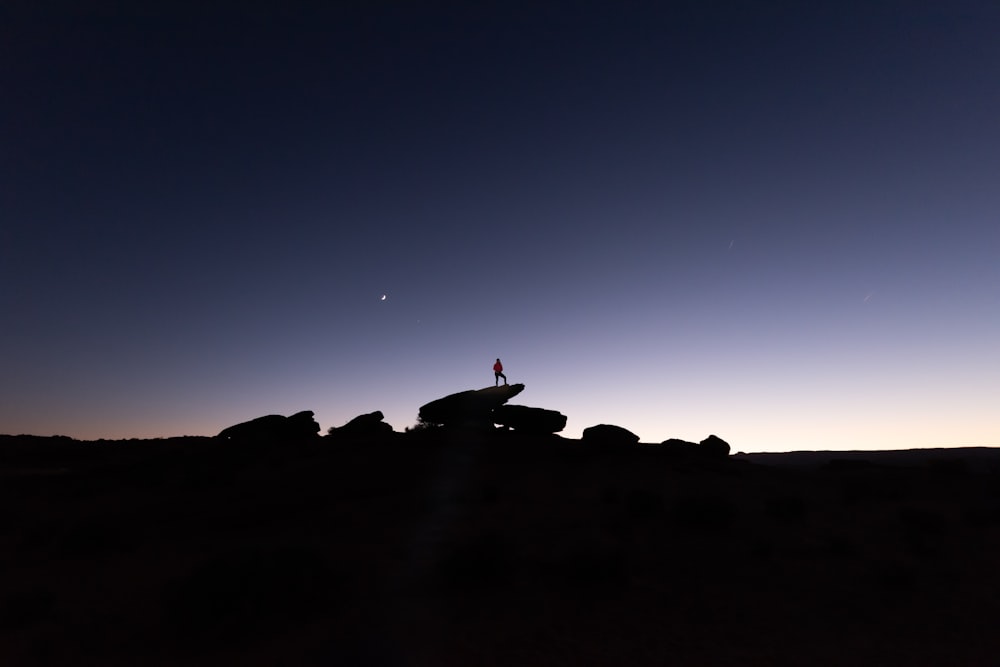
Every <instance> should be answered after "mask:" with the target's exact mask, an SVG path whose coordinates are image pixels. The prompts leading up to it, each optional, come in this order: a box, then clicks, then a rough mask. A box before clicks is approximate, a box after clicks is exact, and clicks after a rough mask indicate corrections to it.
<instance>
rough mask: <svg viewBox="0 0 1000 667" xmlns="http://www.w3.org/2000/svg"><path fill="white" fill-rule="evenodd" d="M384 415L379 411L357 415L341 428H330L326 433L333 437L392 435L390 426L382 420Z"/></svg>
mask: <svg viewBox="0 0 1000 667" xmlns="http://www.w3.org/2000/svg"><path fill="white" fill-rule="evenodd" d="M384 419H385V415H383V414H382V411H381V410H376V411H375V412H369V413H367V414H363V415H358V416H357V417H355V418H354V419H352V420H351V421H349V422H347V423H346V424H344V425H343V426H341V427H339V428H338V427H331V428H330V430H329V431H327V433H328V434H329V435H333V436H338V437H339V436H370V435H384V434H386V433H392V426H390V425H389V424H386V423H385V422H384V421H383V420H384Z"/></svg>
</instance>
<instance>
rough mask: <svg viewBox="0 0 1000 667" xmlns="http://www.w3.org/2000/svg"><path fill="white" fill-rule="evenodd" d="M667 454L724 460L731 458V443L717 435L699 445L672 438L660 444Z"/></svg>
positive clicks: (709, 437)
mask: <svg viewBox="0 0 1000 667" xmlns="http://www.w3.org/2000/svg"><path fill="white" fill-rule="evenodd" d="M660 447H662V448H663V451H664V452H665V453H667V454H670V455H673V456H678V457H684V458H700V459H724V458H726V457H727V456H729V443H728V442H726V441H725V440H723V439H722V438H720V437H719V436H717V435H710V436H708V437H707V438H705V439H704V440H702V441H701V442H699V443H694V442H688V441H686V440H678V439H677V438H670V439H669V440H664V441H663V442H661V443H660Z"/></svg>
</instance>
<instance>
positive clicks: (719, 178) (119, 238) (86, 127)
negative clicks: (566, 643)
mask: <svg viewBox="0 0 1000 667" xmlns="http://www.w3.org/2000/svg"><path fill="white" fill-rule="evenodd" d="M81 4H89V5H91V8H89V9H55V8H52V7H49V8H48V9H45V10H40V9H37V8H35V6H34V3H13V4H10V5H9V6H7V5H6V3H5V7H4V8H0V91H2V92H0V278H2V283H0V284H2V291H0V306H2V312H3V326H2V327H0V350H2V380H0V433H15V434H16V433H32V434H38V435H53V434H63V435H69V436H72V437H76V438H82V439H95V438H102V437H104V438H131V437H138V438H147V437H164V436H172V435H185V434H187V435H213V434H215V433H217V432H218V431H219V430H221V429H222V428H224V427H226V426H229V425H231V424H233V423H236V422H240V421H245V420H247V419H251V418H254V417H257V416H260V415H263V414H272V413H279V414H290V413H293V412H297V411H299V410H306V409H308V410H313V411H315V412H316V415H317V419H318V421H319V422H320V424H321V425H322V427H323V430H324V431H325V430H326V429H327V428H328V427H330V426H338V425H341V424H343V423H345V422H346V421H347V420H349V419H350V418H352V417H354V416H356V415H358V414H360V413H363V412H370V411H373V410H382V411H383V412H384V413H385V416H386V420H387V421H388V422H389V423H391V424H392V425H393V427H395V428H396V430H400V431H401V430H403V429H404V428H405V427H407V426H411V425H413V424H414V423H415V421H416V415H417V410H418V408H419V407H420V406H421V405H422V404H424V403H427V402H429V401H431V400H433V399H436V398H439V397H441V396H444V395H446V394H449V393H453V392H457V391H462V390H466V389H474V388H481V387H484V386H490V385H489V383H490V382H492V381H493V375H492V371H491V367H492V363H493V360H494V359H495V358H496V357H501V358H502V359H503V361H504V363H505V365H506V369H507V375H508V377H509V378H510V381H511V382H523V383H525V384H526V385H527V388H526V390H525V391H524V393H523V394H521V395H520V396H519V397H518V398H517V399H515V402H517V403H521V404H525V405H532V406H537V407H545V408H550V409H555V410H559V411H561V412H563V413H564V414H566V415H567V416H568V417H569V422H568V426H567V428H566V430H565V431H564V432H563V434H564V435H566V436H569V437H578V436H579V434H580V432H581V431H582V429H583V428H585V427H587V426H590V425H593V424H598V423H613V424H618V425H621V426H625V427H626V428H629V429H631V430H632V431H634V432H635V433H637V434H638V435H640V437H641V438H642V440H643V441H644V442H659V441H661V440H664V439H666V438H671V437H677V438H683V439H688V440H700V439H702V438H704V437H706V436H707V435H708V434H710V433H715V434H718V435H719V436H721V437H722V438H724V439H726V440H727V441H729V442H730V443H731V445H732V447H733V450H734V451H740V450H741V451H748V452H750V451H787V450H795V449H898V448H909V447H930V446H960V445H966V446H967V445H991V446H1000V419H998V417H997V414H998V413H997V405H998V398H1000V352H998V341H1000V39H997V35H1000V5H998V4H997V3H996V2H991V1H981V2H972V1H949V2H921V1H919V0H917V1H912V2H911V1H905V2H904V1H899V2H880V1H878V0H873V1H866V2H851V1H847V2H845V1H843V0H839V1H837V2H791V1H788V2H784V1H780V0H779V1H769V2H736V1H732V2H717V3H712V2H700V1H698V2H673V3H671V2H634V3H632V2H625V3H619V2H614V3H612V2H585V1H581V2H551V3H538V2H523V3H521V2H514V1H504V2H495V3H483V2H477V3H464V2H429V3H411V2H396V3H390V2H360V1H359V2H352V3H339V4H336V5H335V6H333V7H332V8H327V9H324V10H309V11H303V12H298V11H295V10H289V9H282V10H276V9H271V8H267V7H266V4H267V3H257V4H254V3H245V4H243V5H241V7H243V9H240V10H239V13H233V11H232V8H230V11H218V12H216V11H212V10H206V9H203V8H199V7H201V5H199V4H197V3H195V4H192V5H190V6H189V8H188V9H148V8H141V7H140V5H145V4H147V3H109V4H104V5H102V4H101V3H96V6H98V7H100V8H99V9H94V8H93V7H94V6H95V5H94V3H81ZM132 5H136V6H132ZM470 5H475V7H474V8H473V7H471V6H470ZM175 6H176V5H175ZM383 294H384V295H386V296H387V298H386V299H385V300H382V298H381V297H382V295H383Z"/></svg>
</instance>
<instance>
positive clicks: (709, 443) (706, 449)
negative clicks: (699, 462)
mask: <svg viewBox="0 0 1000 667" xmlns="http://www.w3.org/2000/svg"><path fill="white" fill-rule="evenodd" d="M698 446H699V447H700V448H701V451H702V453H703V454H704V455H705V456H707V457H708V458H713V459H724V458H726V457H727V456H729V443H728V442H726V441H725V440H723V439H722V438H720V437H719V436H717V435H710V436H708V437H707V438H705V439H704V440H702V441H701V442H699V443H698Z"/></svg>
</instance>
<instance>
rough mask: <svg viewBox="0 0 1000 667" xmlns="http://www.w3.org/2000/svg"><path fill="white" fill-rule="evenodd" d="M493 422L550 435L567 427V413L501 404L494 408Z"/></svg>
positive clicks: (522, 431)
mask: <svg viewBox="0 0 1000 667" xmlns="http://www.w3.org/2000/svg"><path fill="white" fill-rule="evenodd" d="M493 423H495V424H499V425H500V426H505V427H507V428H512V429H514V430H515V431H517V432H518V433H525V434H530V435H548V434H550V433H558V432H559V431H561V430H563V429H564V428H566V415H564V414H562V413H561V412H558V411H556V410H546V409H545V408H531V407H528V406H526V405H501V406H499V407H497V408H494V410H493Z"/></svg>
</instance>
